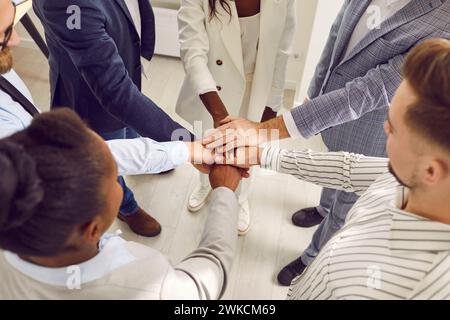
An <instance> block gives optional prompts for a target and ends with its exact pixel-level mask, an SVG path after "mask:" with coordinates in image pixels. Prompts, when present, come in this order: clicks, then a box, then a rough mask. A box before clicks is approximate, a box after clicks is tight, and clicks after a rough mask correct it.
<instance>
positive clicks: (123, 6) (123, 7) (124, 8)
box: [114, 0, 139, 35]
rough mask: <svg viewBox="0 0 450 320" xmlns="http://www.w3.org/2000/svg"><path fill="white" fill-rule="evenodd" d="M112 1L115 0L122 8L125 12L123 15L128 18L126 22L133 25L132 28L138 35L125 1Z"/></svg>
mask: <svg viewBox="0 0 450 320" xmlns="http://www.w3.org/2000/svg"><path fill="white" fill-rule="evenodd" d="M114 1H116V3H117V4H118V5H119V7H120V8H121V9H122V11H123V13H124V14H125V16H126V17H127V19H128V22H129V23H131V25H132V26H133V30H134V31H135V32H136V34H137V35H139V33H138V32H137V30H136V26H135V25H134V22H133V18H132V17H131V14H130V11H129V10H128V7H127V4H126V3H125V1H124V0H114Z"/></svg>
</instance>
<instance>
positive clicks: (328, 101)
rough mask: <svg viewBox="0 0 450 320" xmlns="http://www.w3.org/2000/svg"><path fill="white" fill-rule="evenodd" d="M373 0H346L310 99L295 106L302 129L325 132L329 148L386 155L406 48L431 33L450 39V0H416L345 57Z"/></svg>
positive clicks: (305, 132)
mask: <svg viewBox="0 0 450 320" xmlns="http://www.w3.org/2000/svg"><path fill="white" fill-rule="evenodd" d="M370 3H371V1H370V0H347V1H346V2H345V4H344V6H343V8H342V10H341V11H340V13H339V15H338V17H337V19H336V21H335V23H334V25H333V27H332V29H331V32H330V36H329V39H328V42H327V44H326V46H325V49H324V51H323V54H322V57H321V59H320V63H319V64H318V66H317V69H316V72H315V75H314V78H313V80H312V83H311V86H310V88H309V92H308V94H309V97H310V99H311V101H310V102H308V103H306V104H305V105H302V106H300V107H297V108H295V109H293V110H292V116H293V118H294V120H295V122H296V124H297V127H298V129H299V131H300V133H301V134H302V135H303V136H304V137H307V138H308V137H311V136H313V135H315V134H318V133H322V136H323V139H324V142H325V144H326V145H327V147H328V148H329V150H330V151H348V152H355V153H361V154H365V155H369V156H385V146H386V135H385V133H384V130H383V123H384V121H385V120H386V115H387V111H388V108H389V105H390V101H391V99H392V97H393V96H394V94H395V91H396V90H397V88H398V86H399V85H400V83H401V81H402V66H403V63H404V60H405V57H406V55H407V53H408V52H409V51H410V49H411V48H412V47H414V46H415V45H416V44H417V43H419V42H422V41H424V40H426V39H430V38H447V39H450V0H414V1H411V2H410V3H409V4H408V5H407V6H405V7H404V8H403V9H401V10H400V11H399V12H397V13H396V14H395V15H394V16H392V17H391V18H389V19H388V20H386V21H385V22H384V23H383V24H382V25H381V27H380V28H379V29H374V30H372V31H371V32H369V34H367V35H366V37H365V38H363V40H362V41H361V42H360V43H359V44H357V45H356V47H355V48H354V49H353V50H352V51H351V53H350V55H349V56H348V57H347V58H346V59H345V60H343V55H344V53H345V50H346V48H347V45H348V42H349V40H350V37H351V36H352V34H353V30H354V28H355V26H356V24H357V23H358V21H359V20H360V18H361V17H362V15H363V14H364V13H365V11H366V9H367V7H368V6H369V5H370Z"/></svg>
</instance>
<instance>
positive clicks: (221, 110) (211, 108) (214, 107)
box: [200, 91, 229, 128]
mask: <svg viewBox="0 0 450 320" xmlns="http://www.w3.org/2000/svg"><path fill="white" fill-rule="evenodd" d="M200 99H201V100H202V102H203V104H204V105H205V108H206V110H208V112H209V114H210V115H211V117H212V118H213V121H214V127H215V128H217V127H218V126H219V122H220V121H221V120H223V119H225V118H226V117H228V115H229V114H228V111H227V108H226V107H225V105H224V104H223V102H222V100H221V99H220V97H219V95H218V93H217V92H215V91H211V92H207V93H205V94H202V95H200Z"/></svg>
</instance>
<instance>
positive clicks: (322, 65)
mask: <svg viewBox="0 0 450 320" xmlns="http://www.w3.org/2000/svg"><path fill="white" fill-rule="evenodd" d="M349 2H350V1H349V0H347V1H346V2H345V3H344V5H343V6H342V9H341V11H340V12H339V13H338V15H337V18H336V20H335V22H334V23H333V26H332V27H331V31H330V35H329V36H328V40H327V43H326V44H325V48H324V49H323V52H322V55H321V57H320V60H319V63H318V65H317V67H316V70H315V73H314V76H313V78H312V80H311V83H310V85H309V89H308V96H309V97H310V98H315V97H317V96H318V95H319V92H320V89H321V88H322V84H323V82H324V80H325V76H326V74H327V72H328V70H329V69H330V64H331V58H332V56H333V48H334V47H335V44H336V39H337V36H338V33H339V29H340V28H341V25H342V21H343V18H344V13H345V10H347V6H348V4H349Z"/></svg>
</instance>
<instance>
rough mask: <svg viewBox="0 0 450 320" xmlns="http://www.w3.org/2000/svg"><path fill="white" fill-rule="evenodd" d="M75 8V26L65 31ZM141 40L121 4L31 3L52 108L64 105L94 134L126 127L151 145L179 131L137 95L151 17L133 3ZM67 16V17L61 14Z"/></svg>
mask: <svg viewBox="0 0 450 320" xmlns="http://www.w3.org/2000/svg"><path fill="white" fill-rule="evenodd" d="M72 5H76V6H78V7H79V8H80V13H81V14H80V18H81V20H80V21H81V26H80V28H73V27H71V28H69V27H68V24H69V26H71V23H72V22H73V20H70V18H71V16H72V15H73V13H74V11H70V10H68V8H69V7H70V6H72ZM139 7H140V11H141V20H142V28H141V29H142V37H141V39H140V38H139V35H138V33H137V31H136V28H135V25H134V23H133V20H132V18H131V15H130V13H129V11H128V9H127V6H126V4H125V2H124V0H95V1H92V0H57V1H55V0H35V1H33V8H34V11H35V12H36V14H37V16H38V17H39V19H40V20H41V22H42V24H43V26H44V29H45V36H46V39H47V44H48V47H49V50H50V58H49V64H50V85H51V105H52V107H60V106H65V107H70V108H73V109H74V110H75V111H76V112H78V114H79V115H80V116H81V117H82V118H83V119H84V120H85V121H86V122H87V123H88V124H89V125H90V127H91V128H92V129H94V130H95V131H97V132H99V133H106V132H111V131H115V130H118V129H121V128H125V127H130V128H133V129H135V130H136V131H137V132H138V133H139V134H141V135H142V136H146V137H149V138H152V139H154V140H157V141H167V140H171V136H172V133H173V132H174V131H175V130H177V129H181V128H182V127H181V126H180V125H179V124H178V123H176V122H174V121H173V120H172V119H171V118H170V117H169V116H168V115H167V114H166V113H165V112H164V111H162V110H161V109H160V108H159V107H158V106H157V105H156V104H155V103H154V102H153V101H151V100H150V99H149V98H147V97H146V96H145V95H143V94H142V93H141V75H142V65H141V60H140V57H141V56H142V57H144V58H146V59H147V60H150V59H151V58H152V56H153V52H154V47H155V19H154V14H153V10H152V7H151V5H150V2H149V0H139ZM68 11H69V12H70V13H67V12H68Z"/></svg>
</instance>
